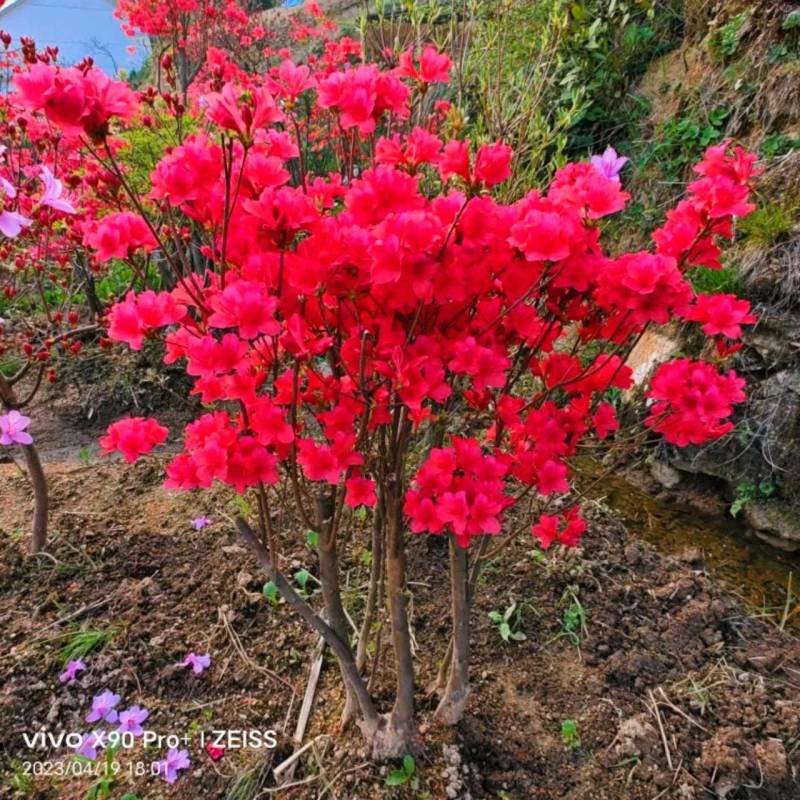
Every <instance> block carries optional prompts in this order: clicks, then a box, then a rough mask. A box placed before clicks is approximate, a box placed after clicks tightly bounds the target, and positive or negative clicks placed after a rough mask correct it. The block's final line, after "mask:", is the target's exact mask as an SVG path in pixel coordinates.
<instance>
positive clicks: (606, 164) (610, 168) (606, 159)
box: [590, 147, 630, 181]
mask: <svg viewBox="0 0 800 800" xmlns="http://www.w3.org/2000/svg"><path fill="white" fill-rule="evenodd" d="M629 161H630V159H629V158H628V157H627V156H619V155H617V151H616V150H615V149H614V148H613V147H607V148H606V149H605V151H604V152H603V155H601V156H592V157H591V159H590V163H591V165H592V166H593V167H595V168H596V169H597V170H598V172H600V173H601V174H602V175H605V176H606V178H611V179H612V180H616V181H618V180H619V174H620V172H622V168H623V167H624V166H625V165H626V164H627V163H628V162H629Z"/></svg>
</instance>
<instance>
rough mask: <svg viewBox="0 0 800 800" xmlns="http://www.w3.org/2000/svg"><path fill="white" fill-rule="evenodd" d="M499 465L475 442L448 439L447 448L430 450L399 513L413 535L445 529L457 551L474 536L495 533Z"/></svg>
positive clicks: (501, 499)
mask: <svg viewBox="0 0 800 800" xmlns="http://www.w3.org/2000/svg"><path fill="white" fill-rule="evenodd" d="M507 473H508V465H507V464H506V463H504V461H502V460H500V459H498V458H496V457H494V456H490V455H485V454H484V453H483V452H482V451H481V447H480V445H479V444H478V442H477V441H476V440H475V439H464V438H459V437H453V443H452V447H447V448H435V449H433V450H431V453H430V455H429V456H428V459H427V461H426V462H425V464H423V466H422V467H420V469H419V470H418V471H417V474H416V475H415V476H414V482H413V488H411V489H409V490H408V492H406V502H405V512H406V514H407V515H408V517H409V519H410V520H411V530H412V531H414V533H422V532H425V531H427V532H429V533H440V532H441V531H443V530H444V529H445V528H447V529H449V530H451V531H452V532H453V534H454V535H455V538H456V542H457V543H458V544H459V546H461V547H468V546H469V543H470V539H471V538H472V537H473V536H478V535H480V534H493V535H496V534H499V533H500V529H501V522H502V513H503V509H505V508H507V507H508V506H509V505H511V504H512V503H513V500H512V498H511V497H509V496H507V495H506V494H505V484H504V482H503V478H504V477H505V475H506V474H507Z"/></svg>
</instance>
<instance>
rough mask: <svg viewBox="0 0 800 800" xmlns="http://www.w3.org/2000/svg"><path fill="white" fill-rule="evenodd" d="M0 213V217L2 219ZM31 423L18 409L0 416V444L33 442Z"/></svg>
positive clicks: (0, 228)
mask: <svg viewBox="0 0 800 800" xmlns="http://www.w3.org/2000/svg"><path fill="white" fill-rule="evenodd" d="M2 216H3V215H2V214H0V219H2ZM0 230H2V227H1V226H0ZM30 424H31V418H30V417H26V416H25V415H24V414H20V413H19V411H16V410H13V411H9V412H8V414H3V415H2V416H0V444H5V445H9V444H33V439H32V438H31V435H30V434H29V433H28V432H27V431H26V430H25V428H27V427H28V425H30Z"/></svg>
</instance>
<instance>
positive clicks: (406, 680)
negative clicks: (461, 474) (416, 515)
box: [373, 491, 416, 758]
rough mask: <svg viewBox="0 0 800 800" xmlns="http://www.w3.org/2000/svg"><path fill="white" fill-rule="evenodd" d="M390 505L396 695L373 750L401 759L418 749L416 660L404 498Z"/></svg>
mask: <svg viewBox="0 0 800 800" xmlns="http://www.w3.org/2000/svg"><path fill="white" fill-rule="evenodd" d="M388 495H389V501H388V502H387V504H386V585H387V594H388V599H389V617H390V620H391V625H392V647H393V649H394V664H395V675H396V677H395V680H396V690H395V691H396V693H395V702H394V705H393V707H392V710H391V713H390V714H389V715H388V717H387V720H386V721H387V728H386V730H384V731H383V733H382V736H381V739H380V741H379V742H377V743H376V745H374V746H373V752H376V753H377V754H378V755H379V756H381V757H385V758H391V757H397V756H400V755H403V754H404V753H408V752H410V751H412V750H413V749H415V746H416V745H415V740H416V728H415V725H414V659H413V655H412V652H411V633H410V631H409V627H408V609H407V606H406V596H405V592H406V553H405V541H404V538H405V537H404V535H403V498H402V494H400V493H399V492H395V491H390V492H389V493H388Z"/></svg>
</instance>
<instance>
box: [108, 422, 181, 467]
mask: <svg viewBox="0 0 800 800" xmlns="http://www.w3.org/2000/svg"><path fill="white" fill-rule="evenodd" d="M168 433H169V429H168V428H165V427H164V426H163V425H159V423H158V421H157V420H155V419H152V418H145V417H128V418H127V419H121V420H120V421H119V422H115V423H114V424H113V425H109V426H108V431H107V433H106V435H105V436H103V437H101V439H100V446H101V447H102V448H103V452H104V453H106V454H108V453H113V452H115V451H119V452H120V453H122V456H123V458H124V459H125V460H126V461H127V462H128V463H133V462H134V461H136V459H137V458H139V456H141V455H144V454H145V453H149V452H150V451H151V450H152V449H153V448H154V447H155V446H156V445H159V444H163V443H164V441H165V440H166V438H167V434H168Z"/></svg>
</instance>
